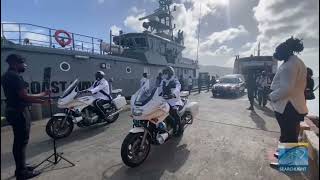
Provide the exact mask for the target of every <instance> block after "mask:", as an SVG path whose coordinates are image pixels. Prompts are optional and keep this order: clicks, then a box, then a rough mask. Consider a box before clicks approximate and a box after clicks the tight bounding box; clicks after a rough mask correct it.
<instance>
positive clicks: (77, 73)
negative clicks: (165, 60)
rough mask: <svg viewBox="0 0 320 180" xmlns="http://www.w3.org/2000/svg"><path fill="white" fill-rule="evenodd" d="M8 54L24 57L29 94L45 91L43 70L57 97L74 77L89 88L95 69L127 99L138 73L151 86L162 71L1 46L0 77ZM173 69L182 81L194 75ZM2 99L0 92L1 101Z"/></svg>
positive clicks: (105, 58) (113, 59) (130, 62)
mask: <svg viewBox="0 0 320 180" xmlns="http://www.w3.org/2000/svg"><path fill="white" fill-rule="evenodd" d="M11 53H18V54H20V55H22V56H24V57H25V58H26V63H27V65H28V67H27V70H26V72H25V73H24V74H23V77H24V79H25V81H26V82H27V83H28V92H29V93H31V94H37V93H40V92H42V91H43V90H44V89H45V88H46V86H47V85H46V84H44V83H43V73H44V68H45V67H51V68H52V76H51V85H50V87H51V89H52V91H53V96H59V95H61V93H62V92H63V91H64V90H65V89H66V88H67V87H68V85H69V84H70V83H71V82H72V81H73V80H74V79H76V78H78V79H79V80H80V82H81V83H80V84H79V89H86V88H88V87H90V86H91V84H92V83H93V81H94V73H95V72H96V71H99V70H102V71H104V72H105V73H106V79H108V80H109V79H111V78H112V79H113V82H112V88H113V89H122V90H123V95H125V96H131V95H132V94H133V93H134V92H136V91H137V89H138V88H139V84H140V79H141V77H142V73H144V72H146V71H147V72H148V74H149V77H150V79H151V83H155V79H156V77H157V75H158V73H159V72H160V71H161V70H162V69H163V68H164V66H161V65H151V64H147V63H141V61H139V60H137V59H131V58H125V57H117V56H110V55H97V54H91V53H86V52H80V51H70V50H61V49H54V48H46V47H37V46H23V45H16V44H7V43H4V44H2V46H1V74H3V73H4V72H5V71H6V70H7V68H8V66H7V64H6V63H5V59H6V57H7V56H8V55H9V54H11ZM67 64H68V65H69V67H68V65H67ZM61 66H62V67H61ZM102 66H106V68H102ZM68 69H69V70H68ZM66 70H67V71H66ZM129 70H130V71H129ZM176 70H177V74H178V75H183V77H184V78H187V77H189V76H192V77H194V75H195V69H193V68H176ZM1 91H2V90H1ZM4 98H5V97H4V95H3V93H1V99H2V100H3V99H4Z"/></svg>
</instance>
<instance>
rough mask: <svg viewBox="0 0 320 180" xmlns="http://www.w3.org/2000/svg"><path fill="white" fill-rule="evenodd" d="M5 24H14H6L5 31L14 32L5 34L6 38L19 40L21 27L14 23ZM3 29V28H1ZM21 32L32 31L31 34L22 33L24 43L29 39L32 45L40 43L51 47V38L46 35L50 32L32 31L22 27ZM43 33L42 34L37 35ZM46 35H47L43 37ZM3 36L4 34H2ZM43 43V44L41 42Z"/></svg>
mask: <svg viewBox="0 0 320 180" xmlns="http://www.w3.org/2000/svg"><path fill="white" fill-rule="evenodd" d="M3 23H12V24H4V25H3V29H1V31H2V30H4V31H14V32H4V36H5V37H6V38H7V39H9V40H10V39H18V32H19V25H18V24H15V23H14V22H6V21H4V22H3ZM1 28H2V27H1ZM20 30H21V31H30V32H21V39H22V41H23V40H24V39H25V38H28V39H29V40H30V42H31V43H40V44H47V45H49V36H48V35H46V34H48V32H46V31H44V30H43V29H38V28H36V29H31V28H27V27H26V26H23V25H21V27H20ZM37 33H41V34H37ZM42 34H45V35H42ZM1 36H2V33H1ZM40 41H42V42H40Z"/></svg>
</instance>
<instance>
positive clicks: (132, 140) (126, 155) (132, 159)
mask: <svg viewBox="0 0 320 180" xmlns="http://www.w3.org/2000/svg"><path fill="white" fill-rule="evenodd" d="M143 134H144V133H129V134H128V135H127V136H126V138H125V139H124V141H123V143H122V146H121V158H122V161H123V162H124V163H125V164H126V165H127V166H129V167H137V166H139V165H140V164H142V163H143V162H144V161H145V160H146V158H147V157H148V154H149V152H150V149H151V144H150V138H149V137H147V138H146V140H145V143H144V145H143V148H141V146H140V145H141V142H142V138H143Z"/></svg>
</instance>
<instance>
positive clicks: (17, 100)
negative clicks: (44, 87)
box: [1, 54, 50, 180]
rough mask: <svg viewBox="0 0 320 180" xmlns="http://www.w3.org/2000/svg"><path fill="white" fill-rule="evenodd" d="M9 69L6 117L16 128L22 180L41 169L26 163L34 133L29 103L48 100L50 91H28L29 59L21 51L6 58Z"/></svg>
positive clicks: (18, 175)
mask: <svg viewBox="0 0 320 180" xmlns="http://www.w3.org/2000/svg"><path fill="white" fill-rule="evenodd" d="M6 61H7V63H8V64H9V69H8V70H7V72H5V73H4V74H3V75H2V76H1V85H2V87H3V92H4V95H5V97H6V108H5V109H6V111H5V114H6V120H7V121H8V123H9V124H10V125H11V126H12V129H13V135H14V140H13V148H12V153H13V157H14V161H15V163H16V171H15V175H16V178H17V179H18V180H24V179H30V178H33V177H35V176H38V175H39V174H40V172H38V171H35V170H34V169H35V167H32V166H28V165H27V164H26V148H27V144H28V141H29V135H30V126H31V122H30V112H29V111H28V109H27V107H28V106H30V104H31V103H41V104H43V103H46V102H47V101H45V100H43V99H42V98H44V97H45V96H47V95H49V93H50V91H46V92H43V93H40V94H33V95H31V94H28V93H27V87H26V85H27V83H26V82H25V81H24V80H23V77H22V76H21V74H22V73H23V72H24V71H25V69H26V64H25V59H24V58H23V57H21V56H20V55H18V54H11V55H9V56H8V57H7V59H6Z"/></svg>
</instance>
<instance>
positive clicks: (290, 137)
mask: <svg viewBox="0 0 320 180" xmlns="http://www.w3.org/2000/svg"><path fill="white" fill-rule="evenodd" d="M275 115H276V119H277V121H278V123H279V126H280V132H281V134H280V139H279V141H280V142H281V143H296V142H298V137H299V132H298V131H297V127H298V126H299V125H300V121H303V119H304V116H305V115H302V114H299V113H298V112H297V111H296V110H295V108H294V107H293V106H292V104H291V103H290V102H289V103H288V104H287V105H286V108H285V110H284V112H283V114H280V113H278V112H275Z"/></svg>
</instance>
